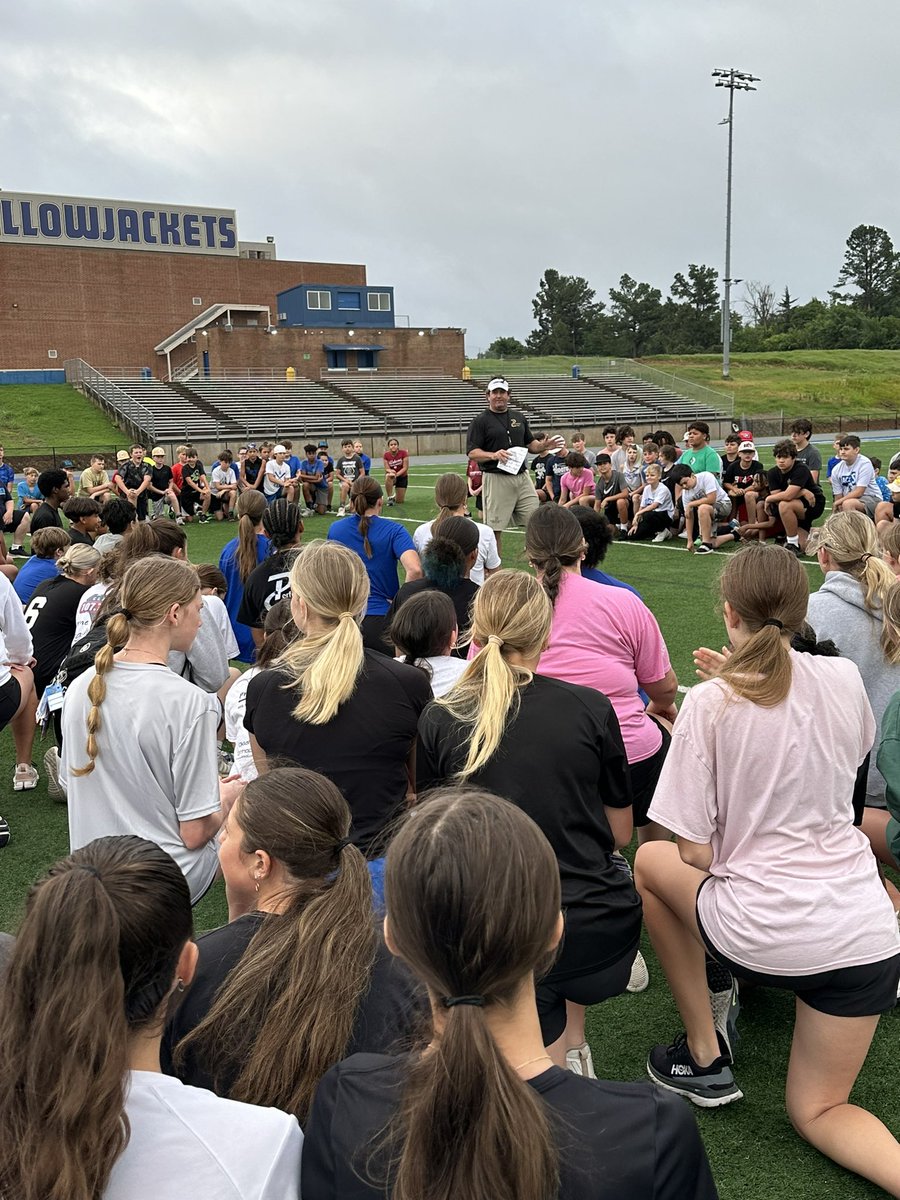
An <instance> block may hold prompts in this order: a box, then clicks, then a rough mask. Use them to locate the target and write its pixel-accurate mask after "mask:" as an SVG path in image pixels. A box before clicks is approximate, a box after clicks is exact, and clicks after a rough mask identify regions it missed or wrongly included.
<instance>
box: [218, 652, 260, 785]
mask: <svg viewBox="0 0 900 1200" xmlns="http://www.w3.org/2000/svg"><path fill="white" fill-rule="evenodd" d="M259 670H260V669H259V667H250V669H249V670H247V671H244V673H243V675H241V677H240V679H236V680H235V681H234V683H233V684H232V685H231V687H230V688H229V689H228V691H227V692H226V693H225V736H226V737H227V738H228V740H229V742H232V743H233V745H234V769H235V771H237V772H238V774H239V775H240V777H241V779H243V781H244V782H245V783H249V782H250V780H251V779H255V778H256V776H257V774H258V772H257V770H256V763H255V762H254V761H253V751H252V750H251V749H250V734H249V732H248V731H247V730H246V729H245V728H244V713H245V712H246V711H247V688H248V687H249V686H250V680H251V679H252V678H253V677H254V675H258V674H259Z"/></svg>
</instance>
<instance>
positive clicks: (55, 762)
mask: <svg viewBox="0 0 900 1200" xmlns="http://www.w3.org/2000/svg"><path fill="white" fill-rule="evenodd" d="M44 770H45V771H46V772H47V795H48V796H49V797H50V799H51V800H58V801H60V803H61V804H65V803H66V800H67V799H68V797H67V796H66V791H65V788H64V787H63V786H62V784H61V783H60V782H59V750H57V748H56V746H51V747H50V749H49V750H48V751H47V753H46V754H45V755H44Z"/></svg>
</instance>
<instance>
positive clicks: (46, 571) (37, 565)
mask: <svg viewBox="0 0 900 1200" xmlns="http://www.w3.org/2000/svg"><path fill="white" fill-rule="evenodd" d="M58 574H59V571H57V569H56V560H55V559H53V558H38V556H37V555H36V554H33V555H32V556H31V558H29V560H28V562H26V563H23V564H22V566H21V567H19V573H18V575H17V576H16V577H15V579H14V580H13V590H14V591H15V593H16V595H17V596H18V597H19V599H20V600H21V601H22V603H23V604H27V603H28V601H29V600H30V599H31V597H32V594H33V593H34V589H35V588H36V587H37V585H38V584H39V583H43V582H44V580H45V579H55V578H56V576H57V575H58Z"/></svg>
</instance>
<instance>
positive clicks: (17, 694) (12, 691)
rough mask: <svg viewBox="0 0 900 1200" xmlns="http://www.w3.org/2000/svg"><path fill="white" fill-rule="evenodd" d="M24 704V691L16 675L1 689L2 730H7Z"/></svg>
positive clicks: (0, 717) (0, 711)
mask: <svg viewBox="0 0 900 1200" xmlns="http://www.w3.org/2000/svg"><path fill="white" fill-rule="evenodd" d="M21 703H22V689H21V687H19V681H18V679H16V677H15V675H11V676H10V677H9V679H7V681H6V683H4V685H3V687H0V729H5V728H6V726H7V725H8V724H9V723H10V721H11V720H12V719H13V717H14V716H15V715H16V713H17V712H18V711H19V705H20V704H21Z"/></svg>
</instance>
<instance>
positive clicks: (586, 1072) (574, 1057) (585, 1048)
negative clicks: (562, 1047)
mask: <svg viewBox="0 0 900 1200" xmlns="http://www.w3.org/2000/svg"><path fill="white" fill-rule="evenodd" d="M566 1066H567V1067H568V1069H569V1070H570V1071H571V1072H572V1074H573V1075H581V1076H582V1077H583V1078H584V1079H596V1078H597V1076H596V1075H595V1074H594V1060H593V1058H592V1057H591V1048H590V1046H589V1045H588V1044H587V1042H582V1043H581V1045H580V1046H575V1047H574V1048H573V1049H572V1050H567V1051H566Z"/></svg>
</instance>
